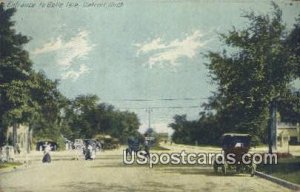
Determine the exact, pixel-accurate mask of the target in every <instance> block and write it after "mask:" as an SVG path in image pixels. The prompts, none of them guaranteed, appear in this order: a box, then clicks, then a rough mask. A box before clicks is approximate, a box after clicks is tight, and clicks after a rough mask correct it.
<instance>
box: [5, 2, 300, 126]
mask: <svg viewBox="0 0 300 192" xmlns="http://www.w3.org/2000/svg"><path fill="white" fill-rule="evenodd" d="M6 2H16V1H13V0H7V1H6ZM24 2H35V3H37V4H38V3H40V2H42V1H41V0H40V1H39V0H36V1H34V0H31V1H29V0H25V1H24ZM43 2H50V1H43ZM60 2H62V3H66V2H67V1H65V0H62V1H60ZM72 2H78V3H82V2H96V3H97V2H98V3H99V2H115V3H120V2H121V3H123V5H122V6H121V7H119V8H115V7H114V8H112V7H110V8H109V7H98V8H96V7H92V8H84V7H79V8H65V7H63V8H41V7H38V6H36V7H35V8H24V7H23V8H19V9H18V11H17V13H16V15H15V16H14V20H15V21H16V29H17V31H19V32H22V33H23V34H25V35H28V36H30V37H32V40H31V41H30V43H29V44H28V45H27V46H26V49H27V50H28V51H29V53H30V56H31V59H32V61H33V63H34V68H35V69H36V70H42V71H44V72H45V73H46V75H47V76H48V77H49V78H51V79H60V80H61V83H60V86H59V88H60V90H61V91H62V93H63V94H65V95H66V96H68V97H69V98H74V97H75V96H76V95H79V94H96V95H98V96H99V97H100V101H101V102H107V103H111V104H113V105H115V107H116V108H119V109H120V110H126V109H128V110H130V111H134V112H136V113H137V114H138V117H139V119H140V121H141V123H142V125H141V130H145V128H146V127H147V123H148V115H147V112H146V110H145V109H146V108H148V107H159V108H153V110H152V113H151V122H152V127H154V128H155V129H156V130H157V131H163V132H171V130H170V128H167V125H168V124H169V123H171V122H172V117H173V116H174V115H175V114H187V115H188V118H189V119H196V118H198V114H199V112H200V111H201V107H200V105H201V104H202V103H203V102H205V101H206V99H205V98H207V97H208V96H210V95H211V91H214V90H215V86H214V85H212V84H211V83H210V79H209V77H208V70H207V68H206V67H205V63H206V62H208V61H207V60H206V59H205V58H204V56H203V54H205V53H206V52H207V51H208V50H214V51H218V50H222V48H223V46H224V45H223V43H222V42H220V41H219V38H218V35H217V33H220V32H226V31H228V30H229V29H231V28H232V26H236V27H237V28H243V27H245V26H246V24H247V20H245V19H244V18H242V17H240V15H241V14H242V13H243V11H249V10H254V11H256V12H257V13H268V12H270V11H271V3H270V1H261V0H259V1H258V0H257V1H251V2H249V1H242V0H235V1H233V0H232V1H229V0H227V1H215V0H212V1H204V0H202V1H201V0H199V1H196V0H188V1H183V0H182V1H180V0H173V1H171V0H161V1H153V0H145V1H140V0H128V1H120V0H107V1H104V0H95V1H92V0H85V1H79V0H78V1H76V0H73V1H72ZM276 2H277V3H278V4H279V5H280V7H281V8H282V9H283V18H284V21H285V22H286V23H287V25H288V27H291V24H292V23H293V22H294V18H295V17H296V16H297V15H298V14H299V13H300V11H299V10H300V9H299V8H300V2H293V3H292V5H291V4H290V1H276ZM295 86H297V87H300V85H299V81H298V82H297V83H296V84H295ZM165 99H175V100H165ZM133 100H143V101H133ZM197 106H198V107H197ZM168 107H173V108H168ZM174 107H175V108H174ZM176 107H182V108H176Z"/></svg>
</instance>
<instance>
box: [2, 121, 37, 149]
mask: <svg viewBox="0 0 300 192" xmlns="http://www.w3.org/2000/svg"><path fill="white" fill-rule="evenodd" d="M16 130H17V131H16V134H17V135H16V146H18V149H19V151H20V152H29V150H30V148H31V143H32V131H30V130H29V126H27V125H23V124H22V125H20V124H18V125H17V129H16ZM13 135H14V133H13V127H8V129H7V133H6V138H7V142H8V144H9V145H14V143H13V141H14V139H13Z"/></svg>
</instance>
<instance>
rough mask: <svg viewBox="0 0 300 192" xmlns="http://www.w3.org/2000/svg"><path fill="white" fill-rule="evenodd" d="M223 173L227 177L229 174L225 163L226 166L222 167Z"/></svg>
mask: <svg viewBox="0 0 300 192" xmlns="http://www.w3.org/2000/svg"><path fill="white" fill-rule="evenodd" d="M222 173H223V175H226V174H227V165H226V163H224V164H223V165H222Z"/></svg>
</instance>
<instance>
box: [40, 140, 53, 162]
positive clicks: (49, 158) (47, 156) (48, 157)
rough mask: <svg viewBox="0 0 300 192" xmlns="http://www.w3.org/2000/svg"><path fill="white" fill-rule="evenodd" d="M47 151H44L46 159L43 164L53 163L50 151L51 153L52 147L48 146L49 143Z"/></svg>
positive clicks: (44, 158) (46, 144)
mask: <svg viewBox="0 0 300 192" xmlns="http://www.w3.org/2000/svg"><path fill="white" fill-rule="evenodd" d="M44 146H45V149H44V157H43V160H42V162H43V163H51V156H50V151H51V146H50V144H48V142H46V143H45V145H44Z"/></svg>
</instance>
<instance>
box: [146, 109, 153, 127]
mask: <svg viewBox="0 0 300 192" xmlns="http://www.w3.org/2000/svg"><path fill="white" fill-rule="evenodd" d="M146 112H147V113H148V128H151V112H152V109H151V108H150V107H149V108H148V109H146Z"/></svg>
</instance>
